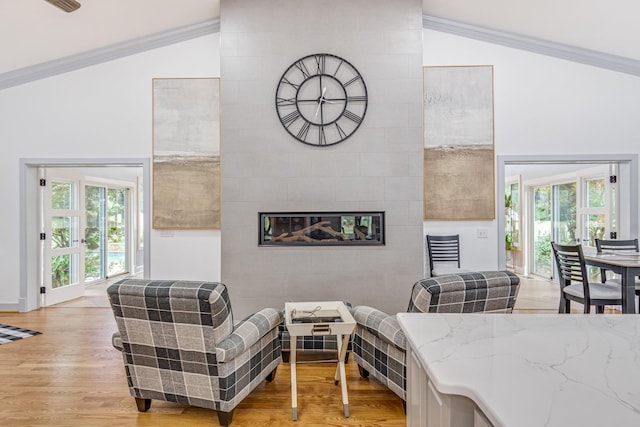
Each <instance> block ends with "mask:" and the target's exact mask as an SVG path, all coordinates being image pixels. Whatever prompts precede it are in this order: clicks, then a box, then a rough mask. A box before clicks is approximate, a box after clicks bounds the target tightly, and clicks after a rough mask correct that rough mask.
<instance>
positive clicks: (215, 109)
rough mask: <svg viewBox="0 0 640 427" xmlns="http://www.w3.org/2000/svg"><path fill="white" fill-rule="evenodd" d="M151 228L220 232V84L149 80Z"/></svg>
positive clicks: (209, 80)
mask: <svg viewBox="0 0 640 427" xmlns="http://www.w3.org/2000/svg"><path fill="white" fill-rule="evenodd" d="M152 218H153V228H155V229H219V228H220V79H217V78H170V79H163V78H157V79H153V216H152Z"/></svg>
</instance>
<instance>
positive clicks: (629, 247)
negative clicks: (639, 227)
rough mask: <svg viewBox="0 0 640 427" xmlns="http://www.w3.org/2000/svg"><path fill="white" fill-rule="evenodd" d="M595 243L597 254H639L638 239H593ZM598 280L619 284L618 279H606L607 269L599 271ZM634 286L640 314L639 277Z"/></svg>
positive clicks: (619, 280)
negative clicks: (631, 252)
mask: <svg viewBox="0 0 640 427" xmlns="http://www.w3.org/2000/svg"><path fill="white" fill-rule="evenodd" d="M595 242H596V250H597V251H598V252H602V251H635V252H640V248H639V247H638V239H628V240H604V239H595ZM600 278H601V280H602V283H604V282H605V281H608V282H613V283H621V279H620V278H609V279H608V278H607V269H606V268H601V269H600ZM635 285H636V295H637V296H638V310H639V312H640V277H636V281H635Z"/></svg>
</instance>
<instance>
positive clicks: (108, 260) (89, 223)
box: [40, 168, 131, 306]
mask: <svg viewBox="0 0 640 427" xmlns="http://www.w3.org/2000/svg"><path fill="white" fill-rule="evenodd" d="M40 174H41V181H40V182H41V189H42V191H41V194H42V201H41V206H42V214H41V244H42V251H41V253H42V278H41V283H42V288H44V298H43V303H42V305H45V306H49V305H54V304H58V303H61V302H64V301H68V300H71V299H75V298H80V297H82V296H83V295H84V289H85V285H86V284H91V283H95V282H97V281H100V280H104V279H107V278H109V277H113V276H116V275H119V274H124V273H127V272H129V271H130V260H129V254H130V249H129V248H130V240H131V239H130V237H129V230H130V226H129V223H130V221H129V216H130V215H129V204H130V203H129V194H130V191H129V190H130V189H129V188H128V187H123V186H114V185H106V184H101V183H94V182H91V183H89V184H86V183H85V180H84V179H85V178H84V177H83V176H82V175H75V174H73V173H71V172H69V171H68V170H61V169H55V168H53V169H41V172H40Z"/></svg>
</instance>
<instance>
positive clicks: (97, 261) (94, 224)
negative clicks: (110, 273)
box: [84, 185, 106, 282]
mask: <svg viewBox="0 0 640 427" xmlns="http://www.w3.org/2000/svg"><path fill="white" fill-rule="evenodd" d="M104 202H105V189H104V188H103V187H95V186H92V185H87V186H85V201H84V204H85V217H86V226H85V229H84V236H85V240H86V244H85V246H86V250H85V260H84V266H85V273H84V277H85V282H93V281H95V280H100V279H103V278H105V277H106V270H105V268H104V265H105V251H104V248H105V235H106V233H105V213H104V208H103V207H104Z"/></svg>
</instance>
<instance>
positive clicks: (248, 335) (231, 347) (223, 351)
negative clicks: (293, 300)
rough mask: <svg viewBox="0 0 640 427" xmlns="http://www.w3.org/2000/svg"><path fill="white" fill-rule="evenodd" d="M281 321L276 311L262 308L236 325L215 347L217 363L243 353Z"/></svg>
mask: <svg viewBox="0 0 640 427" xmlns="http://www.w3.org/2000/svg"><path fill="white" fill-rule="evenodd" d="M281 320H282V319H281V318H280V313H278V311H276V310H274V309H273V308H264V309H262V310H260V311H259V312H257V313H255V314H253V315H251V316H249V317H248V318H247V319H245V320H243V321H242V322H240V323H238V324H237V325H236V326H235V328H234V330H233V332H232V333H231V334H229V335H228V336H227V337H226V338H224V339H223V340H222V341H220V343H218V345H217V346H216V356H217V359H218V361H219V362H228V361H230V360H232V359H234V358H235V357H236V356H238V355H239V354H241V353H243V352H245V351H246V350H247V349H248V348H249V347H251V346H252V345H254V344H255V343H257V342H258V341H259V340H260V338H262V337H263V336H264V335H265V334H267V333H268V332H269V331H270V330H272V329H274V328H276V327H277V326H278V325H279V324H280V322H281Z"/></svg>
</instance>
